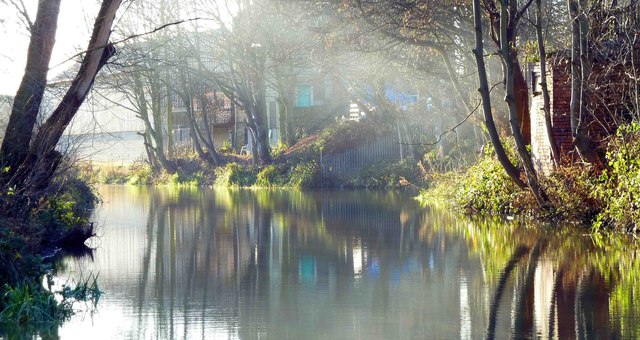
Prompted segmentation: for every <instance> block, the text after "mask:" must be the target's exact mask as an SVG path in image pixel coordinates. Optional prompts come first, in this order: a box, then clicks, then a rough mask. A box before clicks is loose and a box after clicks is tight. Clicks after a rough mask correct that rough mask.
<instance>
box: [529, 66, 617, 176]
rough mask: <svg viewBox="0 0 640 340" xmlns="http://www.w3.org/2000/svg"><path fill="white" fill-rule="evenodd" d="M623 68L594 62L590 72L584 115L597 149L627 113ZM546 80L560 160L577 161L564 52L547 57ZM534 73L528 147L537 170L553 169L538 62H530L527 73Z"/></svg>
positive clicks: (547, 170)
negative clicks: (599, 142)
mask: <svg viewBox="0 0 640 340" xmlns="http://www.w3.org/2000/svg"><path fill="white" fill-rule="evenodd" d="M623 70H624V68H623V67H622V66H617V67H611V66H608V67H607V66H603V65H597V64H596V65H594V66H593V70H592V73H591V75H590V76H589V87H588V88H589V91H588V96H589V103H590V104H589V107H588V112H589V115H588V116H587V117H585V125H586V127H587V133H588V134H589V135H590V136H591V137H592V138H593V139H594V140H596V141H603V142H602V143H601V144H600V145H597V147H598V148H599V151H601V152H604V148H605V146H606V145H605V143H606V137H607V136H608V135H611V134H612V133H614V132H615V130H616V128H617V126H618V124H619V123H620V122H621V121H624V119H625V116H626V115H628V114H627V113H626V108H625V105H624V104H625V100H626V99H625V95H626V94H627V93H628V91H627V85H626V82H625V81H624V77H625V75H624V71H623ZM547 73H548V74H547V84H548V86H549V96H550V98H551V126H552V131H553V136H554V138H555V142H556V145H557V146H558V149H559V151H560V156H561V159H562V162H576V161H579V156H578V154H577V151H576V150H575V148H574V146H573V143H572V137H571V120H570V104H571V79H570V75H569V63H568V59H567V58H566V57H564V56H561V55H560V56H556V57H553V58H550V60H549V65H548V66H547ZM534 74H535V75H537V78H536V80H535V83H536V84H535V86H532V87H536V88H532V89H531V91H530V103H531V135H532V140H531V148H532V155H533V158H534V163H535V165H536V167H537V170H538V171H540V172H542V173H549V172H550V171H551V170H552V169H553V160H552V158H551V146H550V144H549V139H548V138H547V133H546V128H545V123H544V110H543V98H542V90H541V86H540V80H539V79H540V77H539V74H540V67H539V65H530V66H529V77H532V75H534Z"/></svg>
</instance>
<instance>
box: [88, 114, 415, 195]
mask: <svg viewBox="0 0 640 340" xmlns="http://www.w3.org/2000/svg"><path fill="white" fill-rule="evenodd" d="M389 129H390V128H389V127H387V126H385V125H384V124H374V123H372V122H360V123H354V122H345V123H342V124H335V125H333V126H331V127H328V128H325V129H323V130H321V131H319V132H317V133H315V134H312V135H309V136H306V137H305V138H302V139H301V140H299V141H298V142H297V143H296V144H294V145H293V146H291V147H286V146H284V145H282V144H277V145H276V146H274V147H273V149H272V150H271V156H272V159H273V162H272V163H271V164H268V165H261V166H257V165H255V164H254V162H253V160H252V159H251V156H249V155H238V154H234V153H230V150H228V149H227V150H226V151H225V152H224V153H223V152H222V151H223V150H218V158H220V160H221V163H222V164H223V165H220V166H217V167H214V166H212V165H211V164H209V163H207V162H205V161H203V160H202V159H201V158H200V157H198V155H197V154H192V155H186V156H184V155H183V157H181V158H178V159H174V160H172V162H174V163H175V164H176V166H175V168H176V170H177V171H176V172H175V173H173V174H169V173H168V172H167V171H166V170H163V169H161V168H156V169H153V168H152V167H151V166H150V165H149V163H148V162H147V161H138V162H135V163H133V164H130V165H126V166H124V165H120V166H116V165H112V164H90V163H86V164H84V165H82V166H81V173H82V174H83V176H84V178H85V179H86V180H87V181H90V182H92V183H100V184H133V185H140V184H155V185H174V186H181V185H190V186H209V187H212V186H218V187H258V188H274V187H278V188H300V189H310V188H361V189H377V190H402V189H407V188H414V189H415V188H417V187H421V186H424V185H426V182H424V177H425V176H424V172H423V171H422V170H421V169H420V168H419V167H418V166H417V165H416V164H417V160H415V159H414V157H403V156H401V151H400V146H399V145H398V143H397V142H396V141H395V140H393V138H390V136H391V137H393V135H392V133H393V131H390V130H389ZM375 145H378V146H380V145H381V147H375ZM372 153H373V154H374V156H372V157H371V156H369V155H370V154H372ZM407 153H409V152H407ZM368 156H369V157H368ZM335 157H341V158H344V159H346V161H344V160H343V162H341V164H340V165H343V167H342V168H343V169H336V168H333V167H332V165H331V164H332V163H331V162H330V161H331V159H332V158H335ZM356 159H360V161H359V162H356ZM345 163H346V164H345ZM344 165H346V166H344ZM407 183H411V184H412V185H408V184H407Z"/></svg>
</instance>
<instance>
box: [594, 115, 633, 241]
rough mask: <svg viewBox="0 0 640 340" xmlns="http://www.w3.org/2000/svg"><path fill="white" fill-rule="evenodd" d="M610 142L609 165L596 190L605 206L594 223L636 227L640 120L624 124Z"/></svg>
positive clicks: (623, 227)
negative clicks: (639, 122)
mask: <svg viewBox="0 0 640 340" xmlns="http://www.w3.org/2000/svg"><path fill="white" fill-rule="evenodd" d="M615 137H616V138H614V139H613V140H612V141H611V142H610V145H609V148H608V149H609V152H608V153H607V162H608V165H609V168H608V169H606V170H605V171H604V172H603V174H602V175H601V176H600V178H599V182H598V185H597V187H596V189H595V190H594V195H595V197H596V198H598V199H601V200H602V201H603V205H604V207H603V209H602V212H601V213H600V215H599V216H598V218H597V220H596V223H595V225H594V227H596V228H599V227H601V226H602V225H604V224H609V225H611V226H613V227H615V228H618V229H623V230H637V229H638V221H639V220H640V124H638V123H632V124H630V125H624V126H621V127H620V128H619V129H618V131H617V133H616V136H615Z"/></svg>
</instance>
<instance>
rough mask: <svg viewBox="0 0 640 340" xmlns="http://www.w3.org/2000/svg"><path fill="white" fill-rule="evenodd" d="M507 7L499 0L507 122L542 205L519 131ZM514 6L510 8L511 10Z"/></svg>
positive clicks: (544, 198) (544, 200) (506, 2)
mask: <svg viewBox="0 0 640 340" xmlns="http://www.w3.org/2000/svg"><path fill="white" fill-rule="evenodd" d="M508 7H509V0H501V3H500V55H501V56H502V60H503V63H504V73H505V80H506V82H505V91H506V96H505V102H506V103H507V106H508V108H509V123H510V124H511V133H512V134H513V139H514V140H515V142H516V149H517V151H518V154H519V155H520V158H521V159H522V164H523V166H524V173H525V175H526V177H527V183H528V185H529V188H530V189H531V193H532V194H533V196H534V198H535V200H536V203H538V206H540V207H544V206H546V205H547V203H548V198H547V196H546V194H545V192H544V191H543V190H542V187H540V183H539V181H538V177H537V176H536V172H535V169H534V167H533V162H532V161H531V156H530V155H529V151H528V150H527V146H526V142H525V140H524V138H523V136H522V133H521V130H520V129H521V128H522V125H521V121H520V114H521V112H522V108H521V110H520V111H519V110H518V107H517V105H516V98H517V95H516V92H515V90H516V86H515V79H516V77H515V71H516V66H518V65H519V64H518V63H517V60H515V59H516V58H517V57H516V56H515V55H514V53H513V51H512V48H511V45H512V44H513V43H514V42H513V39H512V38H511V33H512V31H511V32H510V30H513V29H515V28H514V27H510V25H509V17H508V14H507V13H508V11H507V8H508ZM514 10H515V8H511V12H513V11H514Z"/></svg>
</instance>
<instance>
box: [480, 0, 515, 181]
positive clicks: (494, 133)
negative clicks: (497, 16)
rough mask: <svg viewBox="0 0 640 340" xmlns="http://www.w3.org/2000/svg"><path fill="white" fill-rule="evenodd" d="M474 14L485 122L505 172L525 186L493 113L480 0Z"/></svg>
mask: <svg viewBox="0 0 640 340" xmlns="http://www.w3.org/2000/svg"><path fill="white" fill-rule="evenodd" d="M473 15H474V28H475V39H476V46H475V49H474V50H473V54H474V56H475V59H476V64H477V66H478V81H479V83H480V86H479V88H478V91H479V92H480V96H481V97H482V111H483V113H484V123H485V126H486V127H487V131H488V133H489V138H490V139H491V144H492V145H493V148H494V150H495V153H496V157H497V158H498V161H499V162H500V164H501V165H502V167H503V168H504V170H505V172H506V173H507V175H509V177H510V178H511V180H513V182H514V183H515V184H516V185H518V186H519V187H520V188H525V187H526V185H525V183H524V182H523V181H522V180H521V179H520V171H519V170H518V169H517V168H516V167H515V165H513V163H512V162H511V160H510V159H509V157H508V156H507V153H506V152H505V150H504V147H503V145H502V142H501V141H500V135H499V134H498V130H497V129H496V125H495V122H494V120H493V113H492V111H491V97H490V96H489V82H488V80H487V70H486V67H485V64H484V47H483V45H484V44H483V37H482V17H481V13H480V0H473Z"/></svg>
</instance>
